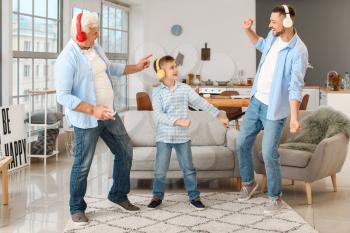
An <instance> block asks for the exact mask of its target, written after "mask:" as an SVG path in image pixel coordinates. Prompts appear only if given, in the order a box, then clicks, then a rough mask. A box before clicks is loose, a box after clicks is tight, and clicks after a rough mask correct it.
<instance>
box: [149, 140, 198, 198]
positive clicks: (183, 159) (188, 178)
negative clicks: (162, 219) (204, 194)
mask: <svg viewBox="0 0 350 233" xmlns="http://www.w3.org/2000/svg"><path fill="white" fill-rule="evenodd" d="M172 148H175V151H176V157H177V160H178V161H179V164H180V168H181V170H182V173H183V175H184V180H185V188H186V191H187V193H188V196H189V199H190V201H192V200H195V199H196V198H198V197H199V195H200V193H199V191H198V189H197V173H196V169H195V168H194V167H193V162H192V151H191V141H188V142H185V143H173V144H172V143H164V142H157V157H156V164H155V173H154V180H153V196H155V197H158V198H160V199H162V200H163V198H164V190H165V179H166V173H167V171H168V169H169V164H170V157H171V150H172Z"/></svg>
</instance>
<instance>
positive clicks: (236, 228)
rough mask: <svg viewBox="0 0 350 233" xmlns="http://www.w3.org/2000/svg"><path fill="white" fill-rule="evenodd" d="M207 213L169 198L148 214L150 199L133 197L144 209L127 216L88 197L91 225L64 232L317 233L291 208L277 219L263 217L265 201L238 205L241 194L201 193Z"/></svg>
mask: <svg viewBox="0 0 350 233" xmlns="http://www.w3.org/2000/svg"><path fill="white" fill-rule="evenodd" d="M201 197H202V201H203V203H204V204H205V205H206V206H207V209H205V210H196V209H195V208H193V207H191V206H190V205H189V202H188V197H187V195H186V194H167V195H166V196H165V200H164V201H163V203H162V205H161V207H160V208H159V209H155V210H149V209H148V208H147V204H148V203H149V201H150V199H151V195H142V194H132V195H130V196H129V199H130V201H131V202H132V203H134V204H136V205H138V206H140V207H141V211H140V212H138V213H124V212H122V211H121V210H120V209H118V208H117V207H115V204H114V203H112V202H110V201H109V200H107V198H105V197H86V198H85V200H86V202H87V203H88V208H87V211H86V213H87V216H88V218H89V219H90V222H89V224H88V225H85V226H77V225H76V224H74V223H73V222H72V221H71V220H70V221H69V222H68V224H67V226H66V228H65V230H64V232H69V233H83V232H84V233H88V232H98V233H109V232H132V233H134V232H136V233H145V232H162V233H180V232H181V233H185V232H186V233H187V232H215V233H224V232H245V233H252V232H254V233H262V232H288V233H297V232H298V233H311V232H317V231H316V230H315V229H313V227H312V226H310V225H309V224H308V223H306V222H305V221H304V219H303V218H302V217H300V216H299V215H298V214H297V213H296V212H295V211H294V210H293V209H292V208H291V207H290V206H288V205H287V204H284V207H283V210H281V211H280V212H279V213H278V214H277V215H265V214H263V207H264V204H266V202H267V201H268V200H267V198H265V197H262V196H260V197H257V198H253V199H251V200H249V201H245V202H239V201H237V197H238V193H228V192H226V193H202V194H201Z"/></svg>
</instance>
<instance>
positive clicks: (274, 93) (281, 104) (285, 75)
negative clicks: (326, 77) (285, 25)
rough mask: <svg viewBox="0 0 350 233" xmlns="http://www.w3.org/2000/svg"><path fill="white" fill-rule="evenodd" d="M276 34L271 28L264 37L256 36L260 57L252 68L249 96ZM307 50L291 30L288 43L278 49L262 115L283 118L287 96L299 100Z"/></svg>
mask: <svg viewBox="0 0 350 233" xmlns="http://www.w3.org/2000/svg"><path fill="white" fill-rule="evenodd" d="M276 39H277V37H275V36H273V34H272V32H271V31H270V33H269V34H268V36H267V37H266V38H265V39H264V38H260V39H259V40H258V42H257V43H256V45H255V46H256V48H257V49H258V50H259V51H260V52H261V53H262V56H261V60H260V63H259V66H258V70H257V72H256V77H255V81H254V84H253V88H252V91H251V93H250V96H251V97H252V96H253V95H254V94H255V93H256V90H257V84H258V82H259V74H260V70H261V66H262V64H263V63H264V61H265V58H266V55H267V53H268V52H269V50H270V48H271V46H272V44H273V42H274V41H275V40H276ZM308 56H309V55H308V51H307V48H306V46H305V44H304V43H303V41H302V40H301V39H300V37H299V36H298V35H297V33H295V35H294V36H293V38H292V39H291V40H290V42H289V43H288V45H287V46H286V47H285V48H284V49H282V50H280V51H279V54H278V57H277V62H276V68H275V71H274V75H273V78H272V86H271V91H270V95H269V104H268V110H267V116H266V118H267V119H269V120H279V119H283V118H286V117H287V116H288V115H289V113H290V103H289V101H290V100H298V101H301V100H302V90H303V87H304V77H305V73H306V68H307V64H308Z"/></svg>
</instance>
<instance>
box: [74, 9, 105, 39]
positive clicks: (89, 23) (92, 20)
mask: <svg viewBox="0 0 350 233" xmlns="http://www.w3.org/2000/svg"><path fill="white" fill-rule="evenodd" d="M77 16H78V14H76V15H75V16H74V17H73V19H72V25H71V36H72V38H73V39H76V36H77ZM98 27H99V20H98V17H97V15H96V14H94V13H91V12H84V13H83V15H82V17H81V31H82V32H85V33H89V31H90V28H98Z"/></svg>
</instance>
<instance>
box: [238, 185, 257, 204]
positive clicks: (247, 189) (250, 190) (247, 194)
mask: <svg viewBox="0 0 350 233" xmlns="http://www.w3.org/2000/svg"><path fill="white" fill-rule="evenodd" d="M258 187H259V185H258V183H256V182H255V181H254V182H253V183H252V184H250V185H243V186H242V189H241V192H240V193H239V197H238V201H247V200H249V199H250V198H251V197H252V196H253V195H254V193H255V191H256V190H257V189H258Z"/></svg>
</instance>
